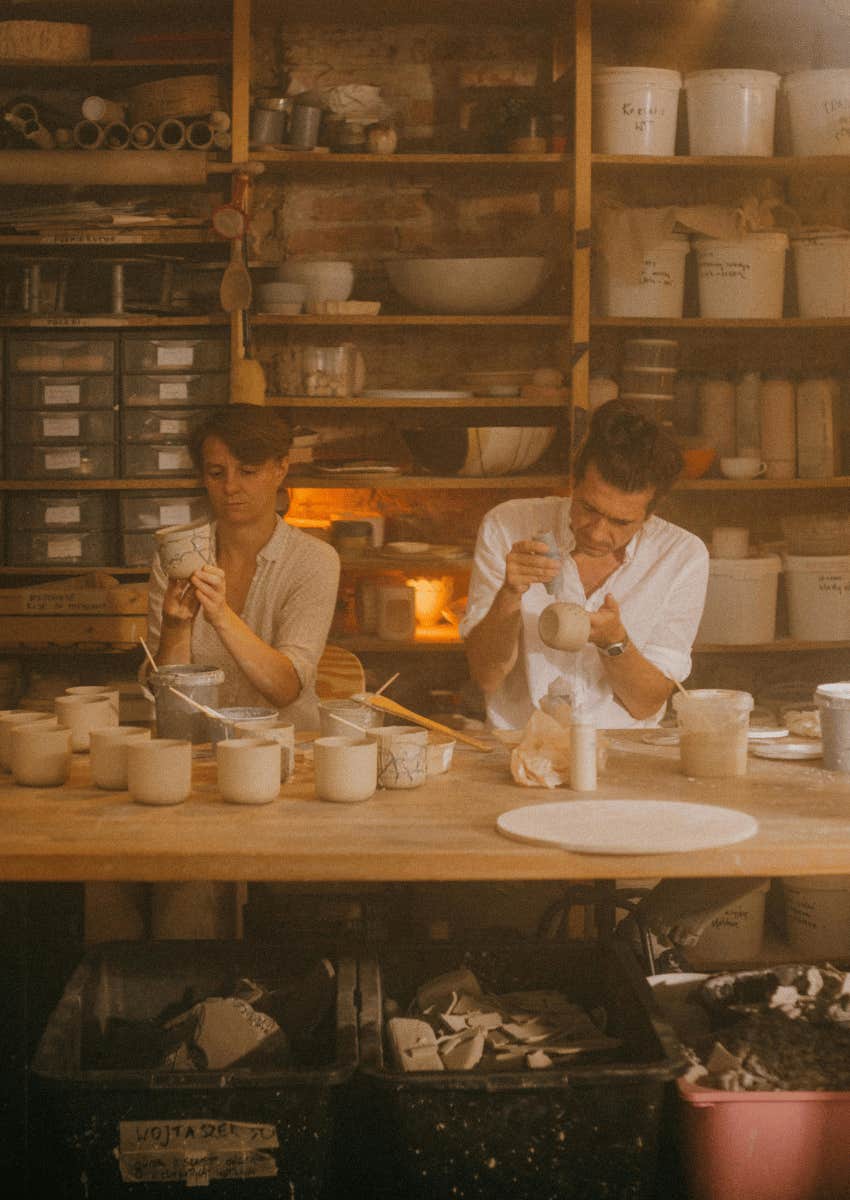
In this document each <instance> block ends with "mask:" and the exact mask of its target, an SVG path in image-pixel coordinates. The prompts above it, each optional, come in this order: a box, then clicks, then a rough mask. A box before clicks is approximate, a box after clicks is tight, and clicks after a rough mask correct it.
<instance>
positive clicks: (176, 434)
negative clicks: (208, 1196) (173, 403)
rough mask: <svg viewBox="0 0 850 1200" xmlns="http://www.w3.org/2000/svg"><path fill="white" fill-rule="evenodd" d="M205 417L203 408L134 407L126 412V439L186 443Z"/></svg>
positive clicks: (176, 443) (128, 440)
mask: <svg viewBox="0 0 850 1200" xmlns="http://www.w3.org/2000/svg"><path fill="white" fill-rule="evenodd" d="M203 418H204V412H203V409H201V410H200V411H199V410H198V409H184V408H167V409H160V408H132V409H129V410H128V411H127V412H125V413H124V419H123V422H122V426H123V430H124V441H125V442H162V443H164V444H166V445H171V444H175V445H178V444H182V445H185V444H186V442H187V441H188V439H189V437H190V435H191V433H192V430H193V429H194V427H195V426H196V425H198V424H199V423H200V422H201V421H202V420H203Z"/></svg>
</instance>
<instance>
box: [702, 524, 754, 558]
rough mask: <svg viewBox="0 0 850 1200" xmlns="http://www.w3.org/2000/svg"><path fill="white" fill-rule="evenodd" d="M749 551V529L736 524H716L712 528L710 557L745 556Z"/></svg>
mask: <svg viewBox="0 0 850 1200" xmlns="http://www.w3.org/2000/svg"><path fill="white" fill-rule="evenodd" d="M749 552H750V531H749V529H744V528H742V527H741V526H738V525H717V526H716V527H715V528H714V529H712V531H711V557H712V558H746V557H747V555H748V554H749Z"/></svg>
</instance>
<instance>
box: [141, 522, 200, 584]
mask: <svg viewBox="0 0 850 1200" xmlns="http://www.w3.org/2000/svg"><path fill="white" fill-rule="evenodd" d="M154 536H155V537H156V544H157V548H158V550H159V561H160V562H161V563H162V569H163V570H164V571H165V573H166V575H168V576H169V578H170V579H189V578H190V577H191V576H192V575H194V573H195V572H196V571H200V570H201V569H202V568H203V567H205V566H206V565H207V564H208V563H209V561H210V559H211V558H212V543H211V540H210V527H209V522H208V521H207V519H206V518H202V519H201V520H199V521H192V522H191V523H190V524H188V525H167V526H166V527H165V528H164V529H158V530H157V531H156V534H155V535H154Z"/></svg>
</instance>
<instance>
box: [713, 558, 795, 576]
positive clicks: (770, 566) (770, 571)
mask: <svg viewBox="0 0 850 1200" xmlns="http://www.w3.org/2000/svg"><path fill="white" fill-rule="evenodd" d="M781 570H782V560H781V559H780V557H779V555H778V554H754V555H753V556H752V557H751V558H711V559H709V562H708V573H709V575H723V576H726V577H727V578H730V579H762V578H764V577H765V576H767V575H778V574H779V572H780V571H781Z"/></svg>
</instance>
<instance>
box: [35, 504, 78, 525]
mask: <svg viewBox="0 0 850 1200" xmlns="http://www.w3.org/2000/svg"><path fill="white" fill-rule="evenodd" d="M44 523H45V525H79V523H80V506H79V504H51V505H50V507H49V508H46V509H45V510H44Z"/></svg>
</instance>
